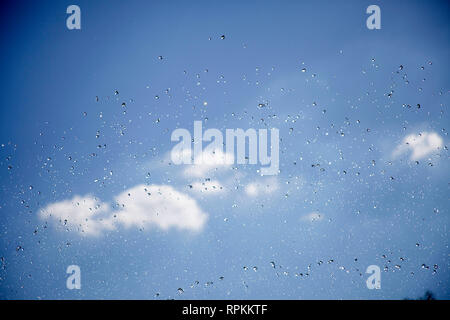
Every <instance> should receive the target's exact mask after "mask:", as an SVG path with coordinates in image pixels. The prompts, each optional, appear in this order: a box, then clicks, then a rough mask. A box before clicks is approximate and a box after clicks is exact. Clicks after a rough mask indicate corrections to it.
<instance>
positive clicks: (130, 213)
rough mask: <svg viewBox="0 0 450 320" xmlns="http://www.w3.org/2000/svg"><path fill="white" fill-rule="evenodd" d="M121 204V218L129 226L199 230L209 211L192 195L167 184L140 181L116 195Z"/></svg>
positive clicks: (118, 216)
mask: <svg viewBox="0 0 450 320" xmlns="http://www.w3.org/2000/svg"><path fill="white" fill-rule="evenodd" d="M115 199H116V201H117V203H118V204H119V205H120V210H119V212H117V221H118V222H119V223H121V224H122V225H124V226H125V227H132V226H136V227H139V228H143V227H147V226H156V227H158V228H160V229H163V230H168V229H170V228H177V229H186V230H192V231H199V230H201V229H202V228H203V226H204V224H205V222H206V219H207V215H206V213H204V212H203V211H202V210H201V209H200V207H199V206H198V205H197V202H196V201H195V200H194V199H192V198H191V197H189V196H188V195H186V194H184V193H181V192H178V191H176V190H175V189H174V188H172V187H171V186H166V185H151V186H145V185H139V186H136V187H134V188H131V189H128V190H126V191H124V192H123V193H121V194H120V195H118V196H117V197H116V198H115Z"/></svg>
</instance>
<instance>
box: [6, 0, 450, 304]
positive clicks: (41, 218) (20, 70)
mask: <svg viewBox="0 0 450 320" xmlns="http://www.w3.org/2000/svg"><path fill="white" fill-rule="evenodd" d="M71 4H77V5H78V6H79V7H80V8H81V30H68V29H67V28H66V18H67V17H68V15H67V14H66V8H67V6H69V5H71ZM371 4H377V5H379V6H380V8H381V29H380V30H369V29H367V27H366V19H367V17H368V16H369V15H368V14H366V8H367V7H368V6H369V5H371ZM2 6H3V7H2V9H1V19H0V34H1V36H0V43H1V48H2V50H1V55H2V58H1V59H0V69H1V70H2V72H1V76H0V82H1V86H2V107H1V109H0V112H1V116H0V119H1V125H0V181H1V193H0V235H1V236H0V258H1V261H0V298H2V299H172V298H174V299H403V298H406V297H409V298H417V297H419V296H422V295H423V294H424V292H425V291H426V290H431V291H432V292H434V293H435V295H436V296H437V298H441V299H448V298H449V297H450V292H449V279H450V274H449V259H448V255H449V250H448V246H449V240H448V226H449V218H448V214H449V213H448V208H449V197H448V194H449V185H448V182H449V177H450V176H449V162H448V158H449V155H448V148H447V145H448V141H449V138H448V130H449V127H448V124H449V115H448V103H449V97H448V92H449V91H448V90H449V83H450V77H449V74H448V70H449V69H450V68H449V59H448V58H449V44H448V39H449V38H450V34H449V33H450V32H449V25H448V21H449V18H450V17H449V13H450V10H449V6H448V3H447V2H445V1H426V2H425V1H395V2H393V1H376V2H373V3H372V2H369V1H258V2H252V1H247V2H243V1H227V2H221V1H195V2H193V3H191V2H190V3H187V2H182V1H159V2H155V1H126V2H125V1H78V2H77V3H72V2H65V1H58V2H52V1H40V2H31V1H30V2H27V1H22V2H17V3H16V2H14V3H10V4H9V5H7V4H2ZM222 35H224V36H225V37H224V38H223V39H222V38H221V36H222ZM160 57H161V58H160ZM205 102H206V103H205ZM123 103H125V105H124V106H123ZM259 104H264V107H258V106H259ZM418 105H420V108H419V107H418ZM196 120H199V121H202V122H203V127H204V128H205V129H207V128H217V129H219V130H221V131H222V132H225V130H226V129H235V128H243V129H248V128H255V129H263V128H278V129H279V132H280V150H279V152H280V173H279V174H278V175H275V176H268V177H267V176H265V177H261V176H260V175H259V174H258V172H257V170H258V169H259V167H260V166H259V165H239V164H234V165H231V166H213V167H212V168H191V169H192V171H189V168H190V167H188V166H187V165H174V164H172V163H171V162H170V159H169V158H168V155H169V153H170V151H171V149H172V147H173V146H174V145H175V143H174V142H171V140H170V136H171V133H172V131H173V130H175V129H176V128H186V129H188V130H189V131H191V132H193V124H194V121H196ZM197 169H200V170H197ZM191 186H192V187H191ZM205 187H207V188H208V189H207V190H205V189H204V188H205ZM144 189H146V191H145V193H144ZM147 192H150V193H151V195H149V196H147V195H146V193H147ZM128 194H129V195H128ZM159 212H161V215H159ZM86 219H87V220H86ZM146 219H147V220H146ZM64 220H67V221H66V222H65V221H64ZM144 220H146V221H147V222H145V223H144V222H143V221H144ZM150 220H151V222H149V221H150ZM272 262H273V263H272ZM73 264H75V265H79V266H80V269H81V283H82V288H81V290H68V289H67V288H66V278H67V277H68V275H67V274H66V268H67V266H69V265H73ZM369 265H378V266H380V268H381V270H382V274H381V277H382V278H381V289H380V290H368V289H367V287H366V279H367V277H368V276H369V275H368V274H365V270H366V268H367V267H368V266H369ZM274 266H275V267H274ZM254 267H256V268H254ZM178 288H182V289H183V291H184V292H183V293H180V292H179V291H178Z"/></svg>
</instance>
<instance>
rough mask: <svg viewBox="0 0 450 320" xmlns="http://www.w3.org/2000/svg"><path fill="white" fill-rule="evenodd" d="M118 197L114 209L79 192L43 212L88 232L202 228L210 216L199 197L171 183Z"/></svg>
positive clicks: (76, 229) (40, 214)
mask: <svg viewBox="0 0 450 320" xmlns="http://www.w3.org/2000/svg"><path fill="white" fill-rule="evenodd" d="M115 201H116V204H117V206H118V209H116V210H113V209H111V207H110V205H108V204H107V203H103V202H100V201H98V200H97V199H96V198H94V197H92V196H89V195H88V196H85V197H80V196H75V197H74V198H73V199H72V200H65V201H60V202H56V203H52V204H49V205H48V206H46V207H45V208H43V209H41V210H40V212H39V216H40V217H41V218H42V219H45V220H53V221H54V222H56V223H57V224H60V225H62V226H65V227H67V228H69V229H70V230H75V231H78V232H79V233H81V234H83V235H87V236H98V235H100V234H102V233H103V232H104V231H108V230H113V229H116V227H117V226H124V227H126V228H130V227H138V228H144V227H152V226H154V227H157V228H160V229H162V230H168V229H170V228H176V229H180V230H190V231H199V230H201V229H202V228H203V226H204V225H205V223H206V220H207V214H206V213H205V212H203V211H202V210H201V208H200V207H199V206H198V205H197V202H196V201H195V199H193V198H191V197H189V196H188V195H186V194H184V193H181V192H179V191H177V190H175V189H174V188H172V187H171V186H167V185H150V186H146V185H138V186H136V187H133V188H131V189H128V190H125V191H124V192H122V193H121V194H119V195H118V196H116V197H115Z"/></svg>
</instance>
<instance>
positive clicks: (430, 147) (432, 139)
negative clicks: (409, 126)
mask: <svg viewBox="0 0 450 320" xmlns="http://www.w3.org/2000/svg"><path fill="white" fill-rule="evenodd" d="M443 144H444V141H443V139H442V138H441V137H440V136H439V135H438V134H437V133H435V132H422V133H419V134H418V135H415V134H410V135H408V136H406V137H405V138H404V139H403V141H402V143H401V144H400V145H398V146H397V148H396V149H395V150H394V152H393V156H394V157H398V156H401V155H402V154H404V153H406V152H408V151H411V156H410V160H411V161H415V160H420V159H423V158H425V157H426V156H428V155H429V154H432V153H433V152H436V151H438V150H439V149H441V148H442V146H443Z"/></svg>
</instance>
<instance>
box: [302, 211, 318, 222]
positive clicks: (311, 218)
mask: <svg viewBox="0 0 450 320" xmlns="http://www.w3.org/2000/svg"><path fill="white" fill-rule="evenodd" d="M323 218H324V215H323V214H322V213H320V212H317V211H314V212H310V213H308V214H306V215H304V216H302V217H301V220H303V221H306V222H317V221H321V220H323Z"/></svg>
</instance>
